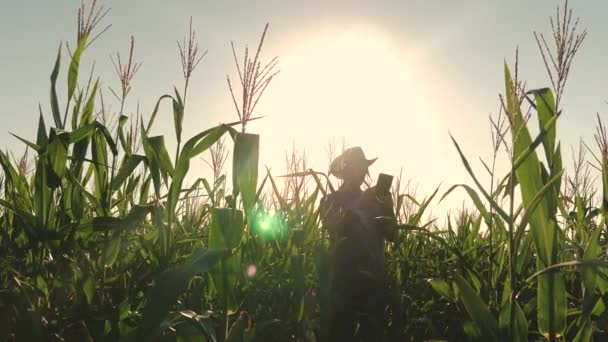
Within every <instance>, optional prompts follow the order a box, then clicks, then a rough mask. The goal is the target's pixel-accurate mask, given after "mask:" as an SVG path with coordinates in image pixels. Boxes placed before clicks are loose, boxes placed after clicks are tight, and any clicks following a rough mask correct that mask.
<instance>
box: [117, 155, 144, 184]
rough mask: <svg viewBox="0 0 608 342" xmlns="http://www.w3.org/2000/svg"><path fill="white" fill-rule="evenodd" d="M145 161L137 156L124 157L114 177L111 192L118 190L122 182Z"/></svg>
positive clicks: (142, 157)
mask: <svg viewBox="0 0 608 342" xmlns="http://www.w3.org/2000/svg"><path fill="white" fill-rule="evenodd" d="M144 160H146V157H145V156H141V155H138V154H132V155H128V156H126V157H125V159H124V160H123V162H122V164H121V165H120V168H119V169H118V172H117V173H116V176H115V177H114V182H113V183H112V190H114V191H116V190H118V189H119V188H120V187H121V186H122V185H123V184H124V182H125V181H126V180H127V178H129V177H130V176H132V175H133V171H135V169H136V168H137V166H139V164H140V163H141V162H142V161H144Z"/></svg>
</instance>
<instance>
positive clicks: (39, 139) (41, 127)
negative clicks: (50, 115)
mask: <svg viewBox="0 0 608 342" xmlns="http://www.w3.org/2000/svg"><path fill="white" fill-rule="evenodd" d="M47 143H48V137H47V135H46V125H45V123H44V117H43V116H42V109H40V117H39V119H38V134H37V135H36V145H38V146H39V147H40V148H41V149H46V144H47Z"/></svg>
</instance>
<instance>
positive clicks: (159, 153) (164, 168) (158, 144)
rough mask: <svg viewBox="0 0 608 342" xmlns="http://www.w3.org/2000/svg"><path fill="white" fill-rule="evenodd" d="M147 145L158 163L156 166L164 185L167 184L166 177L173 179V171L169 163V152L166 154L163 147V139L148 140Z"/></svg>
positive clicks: (162, 137)
mask: <svg viewBox="0 0 608 342" xmlns="http://www.w3.org/2000/svg"><path fill="white" fill-rule="evenodd" d="M148 143H149V144H150V147H152V150H153V151H154V153H155V155H156V160H157V161H158V165H159V167H160V171H161V174H162V175H163V178H164V179H165V183H166V182H167V175H170V176H172V177H173V173H174V172H175V170H174V169H173V164H172V163H171V157H169V152H167V148H166V146H165V137H164V136H162V135H160V136H156V137H150V138H148Z"/></svg>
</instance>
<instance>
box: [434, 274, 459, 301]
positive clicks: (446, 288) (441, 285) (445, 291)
mask: <svg viewBox="0 0 608 342" xmlns="http://www.w3.org/2000/svg"><path fill="white" fill-rule="evenodd" d="M429 284H431V287H433V290H435V291H436V292H437V293H439V294H440V295H441V296H443V297H444V298H445V299H448V300H451V301H456V295H455V294H454V291H453V290H452V287H451V286H450V284H448V283H447V282H446V281H445V280H442V279H429Z"/></svg>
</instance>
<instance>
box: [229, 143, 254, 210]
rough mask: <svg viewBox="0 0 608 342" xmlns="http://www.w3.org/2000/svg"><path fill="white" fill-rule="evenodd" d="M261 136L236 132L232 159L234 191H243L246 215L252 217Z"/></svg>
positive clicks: (235, 192)
mask: <svg viewBox="0 0 608 342" xmlns="http://www.w3.org/2000/svg"><path fill="white" fill-rule="evenodd" d="M259 154H260V137H259V135H257V134H249V133H236V135H235V139H234V152H233V159H232V177H233V185H232V186H233V193H234V195H235V197H236V194H237V193H239V192H240V193H241V195H242V198H243V207H244V209H245V217H246V219H247V220H250V219H251V214H252V210H253V206H254V204H255V196H256V192H257V181H258V159H259Z"/></svg>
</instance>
